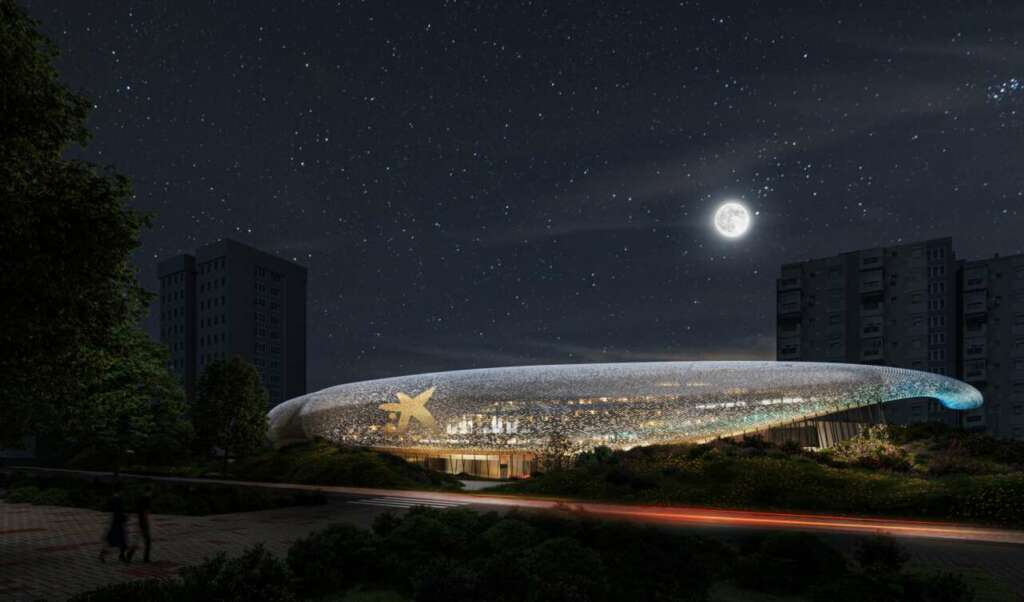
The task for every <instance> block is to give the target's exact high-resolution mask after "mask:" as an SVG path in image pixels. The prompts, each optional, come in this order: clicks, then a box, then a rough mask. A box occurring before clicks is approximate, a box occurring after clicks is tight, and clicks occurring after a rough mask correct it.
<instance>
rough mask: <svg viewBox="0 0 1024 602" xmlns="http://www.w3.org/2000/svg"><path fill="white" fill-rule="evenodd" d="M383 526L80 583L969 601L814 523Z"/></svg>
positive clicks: (443, 520)
mask: <svg viewBox="0 0 1024 602" xmlns="http://www.w3.org/2000/svg"><path fill="white" fill-rule="evenodd" d="M382 516H384V517H387V518H380V519H378V520H377V521H376V524H375V525H374V527H375V529H374V531H368V530H364V529H359V528H355V527H351V526H347V525H335V526H332V527H329V528H327V529H326V530H324V531H321V532H319V533H314V534H312V535H310V536H308V537H306V538H304V539H301V540H299V541H297V542H296V543H295V544H293V545H292V547H291V549H290V550H289V552H288V558H287V563H286V562H283V561H281V560H279V559H277V558H276V557H274V556H273V555H271V554H269V553H267V552H266V550H264V549H263V548H262V547H260V546H257V547H255V548H251V549H249V550H247V551H246V552H245V553H243V554H242V555H241V556H239V557H236V558H228V557H226V556H224V555H223V554H221V555H218V556H215V557H213V558H209V559H207V560H206V561H204V562H203V563H202V564H201V565H199V566H196V567H191V568H186V569H182V570H181V571H180V575H179V578H177V579H170V580H150V581H143V582H137V583H131V584H122V585H115V586H110V587H107V588H102V589H100V590H97V591H94V592H90V593H87V594H82V595H80V596H78V597H77V598H76V600H78V601H79V602H105V601H107V600H110V601H113V600H122V599H135V600H156V601H158V602H162V601H165V600H179V599H181V600H189V599H191V600H197V601H206V600H209V601H214V600H216V601H224V602H235V601H241V600H277V601H287V600H295V599H317V600H339V601H352V602H355V601H356V600H367V601H370V600H374V601H384V600H386V601H388V602H394V601H397V600H403V599H407V598H412V599H415V600H417V601H418V602H433V601H442V600H444V601H447V600H473V601H474V602H519V601H548V600H554V601H558V600H563V601H574V602H575V601H580V602H583V601H597V602H600V601H602V600H631V601H637V602H655V601H658V602H664V601H667V600H678V601H690V602H704V601H706V600H707V599H708V596H709V592H710V588H711V584H712V582H714V581H716V580H733V581H735V583H736V584H738V585H739V586H740V587H742V588H746V589H747V590H757V591H761V592H772V593H783V594H799V595H801V596H804V597H805V599H810V600H816V601H822V602H846V601H850V602H852V601H854V600H873V601H878V602H888V601H892V602H895V601H897V600H898V601H901V602H902V601H909V602H968V601H969V600H971V596H972V593H971V591H970V589H969V588H967V586H966V585H965V584H964V581H963V579H961V578H960V577H959V576H956V575H948V574H936V575H924V576H920V575H907V574H904V573H902V572H901V569H902V563H903V561H904V560H905V558H904V557H903V555H902V552H901V551H900V550H899V549H898V548H895V547H894V546H892V545H891V544H890V543H889V542H887V541H884V540H878V539H873V540H868V541H865V542H863V543H862V544H861V546H860V547H859V548H858V559H859V561H860V566H861V568H862V570H861V571H859V572H851V571H849V570H848V567H847V565H846V561H845V559H844V558H843V556H842V555H841V554H839V553H838V552H837V551H835V550H834V549H833V548H831V547H830V546H828V545H826V544H825V543H823V542H822V541H821V540H819V539H817V538H815V537H812V536H810V535H805V534H781V535H772V536H767V537H763V536H762V537H756V538H751V539H749V540H747V541H745V542H743V543H742V544H741V545H740V546H739V550H738V552H737V551H734V550H733V549H732V548H730V547H727V546H725V545H724V544H722V543H720V542H715V541H711V540H707V539H704V538H700V537H695V536H692V535H687V534H684V533H680V532H678V531H674V530H669V529H664V528H655V527H645V526H638V525H636V524H632V523H628V522H615V521H595V520H591V519H587V518H578V517H573V518H568V517H566V516H564V515H561V514H556V513H543V514H542V513H530V514H518V513H516V512H513V513H510V514H508V515H505V516H501V515H498V514H496V513H486V514H481V513H478V512H474V511H472V510H466V509H447V510H437V509H432V508H414V509H412V510H410V511H409V512H407V513H406V514H404V515H401V516H398V515H393V514H384V515H382Z"/></svg>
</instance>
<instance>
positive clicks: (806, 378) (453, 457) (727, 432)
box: [269, 361, 982, 478]
mask: <svg viewBox="0 0 1024 602" xmlns="http://www.w3.org/2000/svg"><path fill="white" fill-rule="evenodd" d="M911 398H931V399H935V400H937V401H938V402H939V403H941V404H942V405H943V406H945V407H947V408H950V409H954V410H968V409H973V408H977V407H979V406H980V405H981V403H982V397H981V393H979V392H978V390H977V389H975V388H974V387H972V386H970V385H968V384H966V383H963V382H961V381H958V380H955V379H952V378H948V377H945V376H941V375H936V374H931V373H927V372H919V371H916V370H906V369H901V368H889V367H885V366H865V365H855V364H834V363H810V362H795V363H789V362H750V361H742V362H643V363H614V364H567V365H552V366H517V367H507V368H486V369H477V370H458V371H452V372H436V373H430V374H415V375H410V376H400V377H394V378H383V379H378V380H370V381H363V382H355V383H349V384H344V385H338V386H335V387H330V388H327V389H324V390H322V391H317V392H315V393H309V394H307V395H303V396H302V397H297V398H295V399H291V400H289V401H286V402H284V403H282V404H280V405H278V406H277V407H275V408H274V409H272V410H271V411H270V415H269V419H270V430H269V437H270V439H271V440H272V441H273V442H274V443H275V444H277V445H286V444H288V443H292V442H297V441H304V440H309V439H314V438H317V437H322V438H325V439H327V440H330V441H334V442H337V443H343V444H349V445H358V446H366V447H370V448H374V449H379V450H382V451H388V452H391V453H394V454H396V455H399V456H401V457H403V458H406V459H408V460H411V461H417V462H421V463H423V464H425V465H427V466H428V467H430V468H434V469H438V470H443V471H446V472H451V473H455V474H458V473H466V474H470V475H475V476H485V477H493V478H509V477H522V476H528V475H529V474H530V473H531V472H532V471H533V470H534V469H535V466H534V464H535V460H536V456H537V453H538V452H539V451H540V450H541V449H543V448H544V446H545V445H547V444H548V442H549V441H551V439H552V436H556V435H557V436H559V437H563V436H564V437H565V438H568V440H569V441H571V443H572V445H573V446H574V447H575V448H577V449H587V448H591V447H595V446H598V445H607V446H609V447H612V448H629V447H634V446H638V445H653V444H660V443H677V442H700V441H707V440H711V439H716V438H721V437H733V436H738V435H742V434H750V433H763V434H764V435H765V436H766V437H768V438H770V439H774V440H778V441H782V440H794V441H797V442H799V443H800V444H801V445H804V446H807V447H828V446H830V445H832V444H834V443H835V442H837V441H839V440H842V439H845V438H848V437H850V436H853V435H855V434H857V433H859V432H860V431H861V430H862V429H863V428H864V427H865V426H866V425H869V424H872V423H877V422H880V421H882V420H883V418H882V412H881V407H880V406H881V404H884V403H886V402H889V401H895V400H900V399H911Z"/></svg>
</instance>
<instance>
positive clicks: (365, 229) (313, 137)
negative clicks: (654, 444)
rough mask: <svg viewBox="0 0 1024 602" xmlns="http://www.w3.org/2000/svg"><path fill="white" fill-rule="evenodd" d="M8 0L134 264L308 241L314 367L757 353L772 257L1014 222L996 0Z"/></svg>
mask: <svg viewBox="0 0 1024 602" xmlns="http://www.w3.org/2000/svg"><path fill="white" fill-rule="evenodd" d="M24 4H25V5H26V6H27V7H28V9H29V12H30V13H31V14H32V15H33V16H34V17H35V18H37V19H39V20H40V21H41V23H42V28H43V31H44V32H45V33H46V34H47V35H48V36H49V37H51V38H52V39H53V40H54V41H55V43H56V44H57V46H58V48H59V49H60V51H61V53H62V56H61V58H60V61H59V67H60V70H61V73H62V75H63V77H64V79H65V81H66V82H67V83H68V84H69V85H70V86H71V87H72V88H74V89H76V90H80V91H81V92H82V93H84V94H85V95H87V96H88V97H89V98H91V99H92V100H93V101H94V103H95V109H94V111H93V114H92V116H91V118H90V126H91V128H92V131H93V132H94V138H93V141H92V142H91V144H90V145H89V146H88V147H87V148H85V149H83V150H75V151H72V154H73V155H75V156H79V157H84V158H87V159H89V160H91V161H94V162H97V163H101V164H109V165H113V166H114V167H116V168H117V169H118V170H119V171H121V172H122V173H124V174H126V175H128V176H130V177H131V178H132V180H133V182H134V189H135V198H134V199H133V204H134V206H136V207H137V208H139V209H141V210H145V211H149V212H153V214H154V217H155V223H154V227H153V228H152V229H151V230H149V231H147V232H145V233H144V235H143V238H142V243H143V244H142V247H141V249H140V250H139V251H138V252H137V253H136V255H135V257H134V261H135V263H136V265H137V267H138V270H139V278H140V280H141V282H142V283H143V284H144V285H145V286H147V287H148V288H150V289H151V290H154V289H155V288H156V286H157V280H156V263H157V262H158V261H159V260H161V259H163V258H166V257H169V256H172V255H175V254H177V253H180V252H183V251H191V250H192V249H194V248H195V247H197V246H199V245H202V244H205V243H208V242H212V241H215V240H217V239H219V238H221V237H233V238H236V239H238V240H240V241H242V242H246V243H249V244H252V245H255V246H257V247H260V248H263V249H265V250H267V251H269V252H271V253H275V254H278V255H280V256H282V257H286V258H289V259H294V260H296V261H298V262H300V263H302V264H304V265H306V266H307V267H308V269H309V307H308V315H309V367H308V373H309V387H310V389H311V390H312V389H317V388H320V387H324V386H328V385H332V384H337V383H341V382H347V381H351V380H359V379H364V378H373V377H380V376H388V375H400V374H406V373H413V372H421V371H432V370H445V369H457V368H470V367H484V366H496V365H508V364H524V363H548V362H552V363H563V362H584V361H629V360H655V359H713V358H735V359H766V358H767V359H770V358H773V357H774V355H775V352H774V349H775V345H774V330H775V324H774V321H775V278H776V277H777V275H778V271H779V266H780V264H782V263H784V262H788V261H797V260H802V259H807V258H810V257H819V256H825V255H831V254H835V253H838V252H842V251H847V250H853V249H857V248H864V247H871V246H877V245H885V244H895V243H899V242H911V241H914V240H918V239H924V238H930V237H939V236H953V237H954V246H955V248H956V252H957V254H958V256H959V257H968V258H975V257H982V256H988V255H991V254H993V253H996V252H999V253H1003V254H1007V253H1015V252H1021V251H1022V248H1024V234H1022V232H1024V169H1022V168H1021V166H1022V164H1024V163H1022V159H1021V157H1022V151H1024V136H1022V134H1024V86H1022V78H1024V44H1022V43H1021V39H1022V38H1021V37H1020V35H1019V33H1020V31H1024V5H1022V4H1021V3H1020V2H1018V1H1016V0H1014V1H1007V2H999V1H995V0H993V1H989V2H981V1H979V2H945V1H942V0H927V1H923V2H862V3H859V5H856V6H855V3H852V2H851V3H845V2H844V3H838V2H837V3H823V2H801V1H798V0H787V1H786V2H769V1H761V2H758V1H750V2H742V3H741V2H711V1H707V2H688V1H683V2H672V3H661V2H656V1H646V0H645V1H642V2H615V3H607V2H600V1H597V0H587V1H583V2H570V1H565V2H552V3H543V2H529V1H528V2H514V1H511V0H507V1H506V0H502V1H499V2H486V3H484V2H428V1H426V0H423V1H419V0H417V1H406V2H389V1H384V0H382V1H373V2H352V1H346V2H336V3H335V2H299V1H293V0H289V1H288V2H280V1H267V2H262V1H255V0H246V1H238V2H226V1H218V2H209V3H208V2H176V1H154V2H140V3H136V2H121V1H114V0H111V1H104V2H80V1H78V0H67V1H62V2H61V1H53V0H46V1H26V2H24ZM828 4H833V5H842V6H844V7H846V8H844V9H843V10H838V9H836V8H835V7H827V6H826V5H828ZM730 198H735V199H741V200H742V201H743V202H745V203H746V204H747V206H748V207H749V208H750V210H751V211H752V212H754V213H755V215H754V222H753V226H752V228H751V230H750V232H749V234H748V235H746V236H745V237H743V238H740V239H735V240H728V239H725V238H723V237H721V236H718V235H717V234H716V233H715V232H714V230H713V228H712V227H711V217H712V213H713V211H714V209H715V207H716V206H717V205H718V204H719V203H721V202H723V201H724V200H727V199H730ZM153 313H155V312H153ZM146 326H147V328H148V329H149V331H150V332H152V333H155V332H156V327H157V324H156V320H155V319H154V318H153V316H152V315H151V316H150V319H149V320H148V321H147V324H146Z"/></svg>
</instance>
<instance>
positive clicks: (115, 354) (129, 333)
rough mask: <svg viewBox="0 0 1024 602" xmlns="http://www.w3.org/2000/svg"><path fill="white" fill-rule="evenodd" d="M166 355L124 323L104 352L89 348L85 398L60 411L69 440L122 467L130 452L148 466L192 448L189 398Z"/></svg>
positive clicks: (85, 361) (84, 358) (83, 385)
mask: <svg viewBox="0 0 1024 602" xmlns="http://www.w3.org/2000/svg"><path fill="white" fill-rule="evenodd" d="M167 360H168V357H167V351H166V349H164V347H163V346H162V345H160V344H159V343H156V342H154V341H153V340H152V339H150V338H149V337H148V336H147V335H146V334H145V333H143V332H142V331H141V330H139V329H138V328H137V327H136V326H135V325H134V324H120V325H118V326H116V327H115V328H114V330H113V333H112V336H111V340H110V342H109V344H108V345H107V346H106V347H104V348H85V349H83V350H82V353H81V354H80V357H79V361H81V362H82V363H83V364H84V366H83V368H82V370H81V373H82V374H83V376H84V381H83V382H82V383H81V384H80V387H81V391H82V393H81V395H80V396H78V397H76V398H75V399H72V400H69V401H68V403H66V404H65V405H64V407H63V408H62V409H61V411H60V412H59V418H60V424H61V429H60V430H61V433H62V434H63V435H64V438H65V441H66V442H67V443H70V444H72V445H73V446H75V447H78V448H93V449H95V450H96V451H97V452H99V454H100V456H101V457H103V458H105V459H107V460H108V461H110V462H112V463H113V465H114V467H115V469H116V468H118V467H119V466H120V463H121V461H122V460H123V455H124V454H125V452H127V451H129V450H131V451H132V452H135V453H137V454H138V458H139V459H140V460H143V461H148V462H158V463H159V462H161V461H166V460H168V459H171V458H169V457H168V455H173V454H175V453H180V452H182V451H186V450H187V449H188V444H189V440H190V439H191V434H192V432H191V425H190V424H189V423H188V421H187V420H186V419H185V404H184V401H183V399H184V395H183V393H182V390H181V385H180V384H179V383H178V380H177V379H176V378H175V377H174V376H173V375H172V374H171V373H170V372H168V370H167V368H166V365H167Z"/></svg>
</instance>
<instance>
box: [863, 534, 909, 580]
mask: <svg viewBox="0 0 1024 602" xmlns="http://www.w3.org/2000/svg"><path fill="white" fill-rule="evenodd" d="M854 558H855V559H856V560H857V564H858V565H860V568H861V570H862V571H864V572H865V573H878V574H882V575H894V574H896V573H899V572H900V571H902V570H903V566H904V565H905V564H906V563H907V560H908V559H909V558H910V556H909V555H908V554H907V553H906V551H904V550H903V548H902V547H900V545H899V544H897V543H896V542H895V541H894V540H893V539H892V538H889V537H882V536H875V537H870V538H867V539H863V540H861V541H860V543H859V544H858V545H857V549H856V551H855V552H854Z"/></svg>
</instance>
